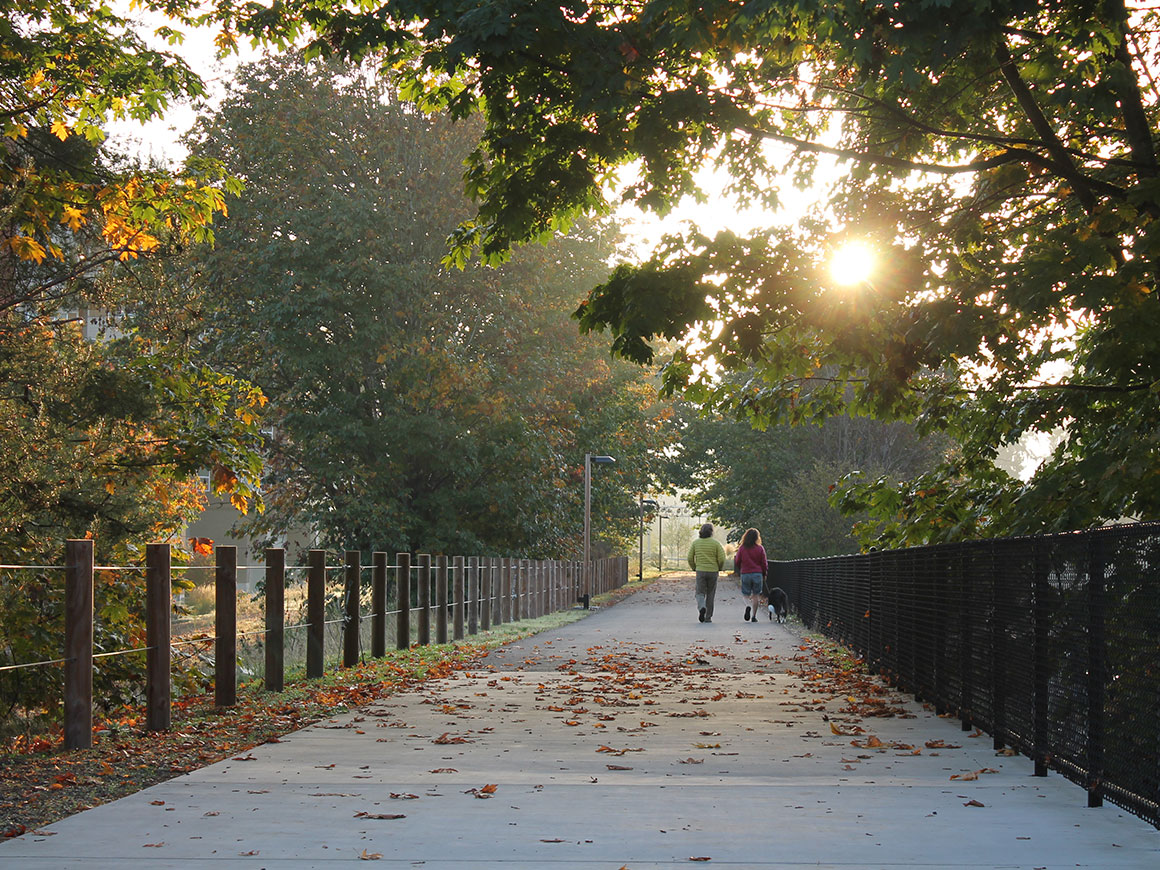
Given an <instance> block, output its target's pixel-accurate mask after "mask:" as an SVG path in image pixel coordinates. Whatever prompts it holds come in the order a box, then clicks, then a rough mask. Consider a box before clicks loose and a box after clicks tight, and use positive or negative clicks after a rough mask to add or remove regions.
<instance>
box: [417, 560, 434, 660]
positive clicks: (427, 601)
mask: <svg viewBox="0 0 1160 870" xmlns="http://www.w3.org/2000/svg"><path fill="white" fill-rule="evenodd" d="M416 605H417V606H418V608H419V646H428V645H429V644H430V643H431V557H430V556H429V555H428V554H426V553H420V554H419V600H418V601H417V602H416Z"/></svg>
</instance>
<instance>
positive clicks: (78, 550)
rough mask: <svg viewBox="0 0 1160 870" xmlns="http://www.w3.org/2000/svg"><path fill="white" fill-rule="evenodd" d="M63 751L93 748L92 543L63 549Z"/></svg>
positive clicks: (82, 541)
mask: <svg viewBox="0 0 1160 870" xmlns="http://www.w3.org/2000/svg"><path fill="white" fill-rule="evenodd" d="M64 657H65V664H64V748H65V749H91V748H92V746H93V542H92V541H91V540H89V539H80V540H70V541H67V542H65V546H64Z"/></svg>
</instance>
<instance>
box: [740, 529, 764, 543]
mask: <svg viewBox="0 0 1160 870" xmlns="http://www.w3.org/2000/svg"><path fill="white" fill-rule="evenodd" d="M760 543H761V533H760V532H759V531H757V529H746V530H745V534H744V535H742V536H741V546H743V547H756V546H757V545H758V544H760Z"/></svg>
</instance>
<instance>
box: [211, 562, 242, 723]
mask: <svg viewBox="0 0 1160 870" xmlns="http://www.w3.org/2000/svg"><path fill="white" fill-rule="evenodd" d="M214 550H215V552H216V554H217V567H216V569H215V571H214V643H213V650H214V664H213V695H214V703H215V704H216V705H217V706H219V707H232V706H233V705H234V704H236V703H237V702H238V548H237V547H232V546H219V547H215V548H214Z"/></svg>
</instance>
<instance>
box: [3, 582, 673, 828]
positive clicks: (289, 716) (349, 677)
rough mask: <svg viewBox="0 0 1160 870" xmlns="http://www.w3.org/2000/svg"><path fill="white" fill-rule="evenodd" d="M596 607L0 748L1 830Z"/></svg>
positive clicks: (182, 767)
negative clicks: (145, 718) (69, 736)
mask: <svg viewBox="0 0 1160 870" xmlns="http://www.w3.org/2000/svg"><path fill="white" fill-rule="evenodd" d="M653 579H655V577H647V576H646V579H645V580H644V581H643V582H638V581H632V582H630V583H629V584H628V585H627V586H625V587H622V588H621V589H617V590H615V591H613V592H610V593H607V594H605V595H600V596H597V597H595V598H593V599H592V604H593V605H594V606H596V607H608V606H610V605H612V604H615V603H616V602H618V601H621V600H622V599H624V598H625V597H627V596H628V595H631V594H632V593H633V592H636V591H637V590H639V589H642V588H644V587H645V586H647V585H648V584H649V583H651V582H652V580H653ZM590 612H591V611H586V610H582V609H579V608H573V609H571V610H562V611H557V612H555V613H550V614H548V615H546V616H541V617H538V618H536V619H525V620H521V621H519V622H509V623H505V624H504V625H501V626H498V627H496V628H493V629H491V630H490V631H487V632H481V633H480V634H477V635H475V636H473V637H472V638H471V639H470V640H468V641H461V642H458V643H450V644H443V645H431V646H426V647H418V646H413V647H412V648H411V649H408V650H399V651H394V652H390V653H388V654H387V655H386V656H385V657H384V658H382V659H372V660H367V661H365V662H363V663H361V664H359V665H356V666H355V667H353V668H345V669H341V670H335V671H331V672H328V673H327V674H325V675H324V676H322V677H320V678H318V679H316V680H299V681H297V682H295V683H293V684H292V685H291V686H290V687H289V688H287V689H286V690H285V691H282V692H265V691H262V690H261V689H260V688H257V687H245V686H243V687H241V688H240V689H239V691H238V703H237V704H236V705H235V706H233V707H228V708H220V707H215V706H214V705H213V696H212V695H201V696H196V697H193V698H188V699H184V700H182V701H180V702H177V703H175V704H174V706H173V727H172V728H171V730H169V731H167V732H163V733H156V732H147V731H145V730H144V727H143V724H142V720H141V717H139V716H135V715H134V716H131V717H126V718H123V719H121V720H118V721H106V722H103V723H101V725H100V727H99V728H98V729H97V730H98V731H99V733H98V734H97V735H96V736H94V741H93V744H94V745H93V748H92V749H86V750H78V751H73V752H65V751H64V750H63V749H62V748H60V746H59V741H58V744H57V747H56V748H54V749H52V750H50V751H47V752H37V753H15V752H0V837H16V836H20V835H21V834H23V833H26V832H28V831H35V830H36V829H37V828H40V827H42V826H44V825H49V824H51V823H53V822H56V821H59V820H60V819H63V818H65V817H67V816H71V815H73V814H74V813H78V812H81V811H82V810H86V809H89V808H91V807H94V806H97V805H99V804H103V803H107V802H109V801H113V800H117V799H118V798H122V797H125V796H126V795H130V794H133V793H134V792H136V791H140V790H141V789H143V788H148V787H149V786H151V785H155V784H157V783H159V782H164V781H165V780H167V779H171V778H173V777H175V776H178V775H180V774H183V773H188V772H189V771H191V770H197V769H198V768H201V767H206V766H207V765H210V764H214V763H215V762H218V761H221V760H222V759H225V758H229V757H231V756H236V755H239V754H243V753H245V751H246V750H248V749H250V748H251V747H253V746H257V745H258V744H260V743H275V742H277V741H278V739H279V738H280V737H281V736H282V735H285V734H289V733H291V732H292V731H297V730H298V729H300V728H304V727H306V726H307V725H310V724H312V723H313V722H316V721H318V720H320V719H323V718H325V717H327V716H333V715H335V714H336V713H343V712H346V711H347V710H348V709H350V708H352V707H356V706H359V705H362V704H366V703H369V702H371V701H375V700H378V699H380V698H383V697H386V696H388V695H391V694H393V693H395V692H398V691H400V690H403V689H408V688H411V687H413V686H414V685H415V684H416V683H420V682H422V681H423V680H427V679H431V678H438V677H442V676H446V675H448V674H450V673H452V672H454V671H457V670H462V669H465V668H469V667H471V666H472V665H473V664H474V663H476V662H477V661H478V660H479V658H480V657H481V656H482V655H483V654H484V653H486V652H487V651H488V650H490V649H493V648H494V647H498V646H502V645H504V644H506V643H511V642H512V641H515V640H519V639H520V638H523V637H527V636H529V635H533V634H538V633H539V632H541V631H546V630H548V629H552V628H559V627H560V626H563V625H567V624H569V623H572V622H576V621H578V620H580V619H583V618H584V617H585V616H587V615H588V614H589V613H590Z"/></svg>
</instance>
